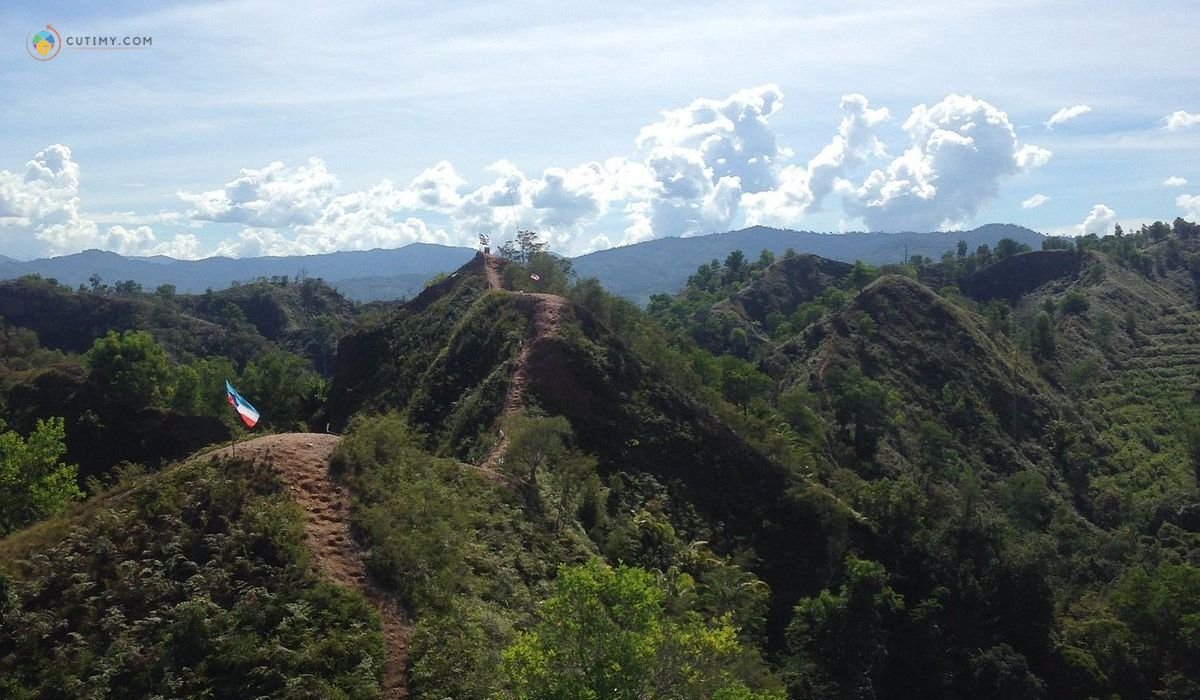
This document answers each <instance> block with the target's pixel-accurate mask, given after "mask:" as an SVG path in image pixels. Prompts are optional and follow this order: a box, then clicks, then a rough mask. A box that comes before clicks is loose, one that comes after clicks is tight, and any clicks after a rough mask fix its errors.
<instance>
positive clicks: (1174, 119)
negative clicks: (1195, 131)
mask: <svg viewBox="0 0 1200 700" xmlns="http://www.w3.org/2000/svg"><path fill="white" fill-rule="evenodd" d="M1197 124H1200V114H1191V113H1189V112H1185V111H1183V110H1182V109H1181V110H1179V111H1177V112H1171V113H1170V114H1168V115H1167V116H1165V117H1163V128H1164V129H1166V130H1167V131H1178V130H1179V129H1187V128H1188V127H1192V126H1195V125H1197Z"/></svg>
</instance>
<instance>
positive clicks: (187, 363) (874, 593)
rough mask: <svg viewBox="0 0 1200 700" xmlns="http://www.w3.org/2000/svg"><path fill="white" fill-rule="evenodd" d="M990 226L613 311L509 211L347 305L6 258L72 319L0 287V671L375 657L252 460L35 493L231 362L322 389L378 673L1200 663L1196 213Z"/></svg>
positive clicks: (155, 423) (361, 620)
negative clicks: (451, 250) (387, 632)
mask: <svg viewBox="0 0 1200 700" xmlns="http://www.w3.org/2000/svg"><path fill="white" fill-rule="evenodd" d="M951 240H952V241H953V239H951ZM996 240H997V241H998V242H997V243H996V244H995V245H994V246H993V247H987V246H978V247H976V248H975V250H974V251H972V250H971V248H972V247H973V246H972V245H968V244H967V242H966V241H965V240H964V241H963V242H961V243H960V244H957V245H953V246H948V247H950V250H948V251H946V253H945V254H944V255H942V256H941V257H940V259H939V258H934V259H930V258H926V257H923V256H913V257H912V258H911V259H910V260H908V261H905V263H904V264H895V265H884V266H881V267H878V268H876V267H872V266H870V265H866V264H862V263H859V264H854V265H849V264H843V263H835V262H831V261H827V260H822V259H819V258H815V257H812V256H807V255H797V254H794V253H790V252H785V253H782V254H773V253H771V252H769V251H764V252H763V253H762V254H760V255H758V256H757V257H754V256H746V255H744V254H742V253H741V252H740V251H738V252H735V253H732V254H727V255H726V257H725V258H724V260H723V261H720V260H714V261H712V262H708V263H705V264H703V265H701V266H700V267H699V269H697V271H696V274H695V275H693V276H692V278H691V280H690V281H689V283H688V285H687V286H686V287H685V288H684V289H683V290H681V291H680V292H679V294H678V295H676V296H673V297H668V296H656V297H654V299H653V300H652V301H651V303H650V305H649V307H648V308H647V309H646V310H645V311H643V310H641V309H639V308H637V307H636V306H635V305H634V304H632V303H630V302H628V301H625V300H622V299H619V298H615V297H613V296H612V295H610V294H609V293H608V292H606V291H605V290H604V289H603V288H602V287H601V286H600V284H599V283H598V282H596V281H595V280H593V279H583V280H577V279H575V278H574V275H573V274H572V268H571V266H570V264H569V263H568V262H567V261H564V260H562V259H560V258H556V257H554V256H552V255H551V254H550V253H549V252H548V251H547V250H545V249H544V247H543V244H542V243H541V241H540V240H539V239H538V237H537V236H536V234H533V233H532V232H522V234H521V236H520V237H519V238H518V240H517V241H516V242H514V243H513V244H512V245H511V246H507V247H504V248H502V252H503V253H504V254H505V256H506V259H505V260H500V261H496V260H485V259H484V258H482V257H479V258H477V259H476V260H474V261H472V262H471V263H469V264H468V265H467V266H465V267H464V268H463V269H461V270H459V271H458V272H456V273H455V274H453V275H450V276H447V277H445V278H444V279H441V280H438V281H436V282H435V283H433V284H431V285H430V286H429V287H428V288H427V289H426V290H425V291H424V292H422V294H421V295H420V296H418V297H417V298H416V299H414V300H413V301H412V302H410V303H407V304H404V305H403V306H399V307H396V308H388V307H385V306H377V307H375V308H373V309H372V310H370V311H369V312H367V313H362V314H360V315H358V316H357V317H356V318H354V319H351V318H350V317H349V316H348V315H345V314H343V313H342V312H341V311H339V308H340V307H339V306H338V303H337V300H336V298H333V297H329V298H326V296H325V291H324V290H323V287H322V286H321V285H319V284H317V283H312V284H306V283H305V282H303V281H300V282H293V281H291V280H287V281H282V280H269V281H260V282H258V283H254V284H250V285H241V286H239V287H238V288H236V289H234V290H226V291H225V292H213V293H212V294H207V295H202V296H200V297H192V298H187V297H183V296H181V295H178V294H176V293H174V292H172V290H170V289H160V290H156V291H155V292H154V293H153V294H146V293H145V292H143V291H141V290H139V289H138V288H137V287H136V285H128V284H116V285H113V286H112V287H106V286H105V285H104V284H103V281H102V280H98V279H97V280H96V281H95V284H94V285H93V286H94V289H90V290H84V291H83V292H70V291H69V290H63V289H61V288H59V287H57V286H56V285H53V284H52V283H49V282H47V281H39V280H26V281H23V282H21V283H16V285H17V286H16V287H13V288H14V289H18V290H19V291H20V293H21V294H25V295H27V296H28V298H29V299H30V300H33V301H36V300H41V301H39V302H37V303H39V304H43V306H42V307H40V308H43V309H44V311H45V313H59V314H64V313H68V312H69V314H70V318H72V319H75V321H76V326H75V328H73V329H72V332H71V333H69V334H68V333H66V332H64V331H62V330H61V329H58V330H56V329H53V328H43V327H42V326H38V325H37V323H36V319H30V318H28V316H27V315H23V314H26V312H25V311H24V310H22V309H17V311H18V315H21V320H20V322H18V321H16V320H13V319H11V318H6V321H5V323H4V325H3V326H0V388H2V389H3V394H2V395H3V397H4V401H3V402H2V405H0V408H3V411H4V413H3V415H4V416H5V419H6V421H7V425H9V426H12V428H13V430H12V431H11V432H8V433H4V434H3V435H0V450H3V451H2V452H0V479H3V481H2V482H0V485H3V486H4V488H5V489H6V490H5V491H3V492H0V517H2V518H4V520H3V521H0V527H3V528H4V529H5V531H7V530H13V532H12V534H10V535H9V536H8V537H7V538H6V539H4V540H0V555H4V556H0V560H2V561H4V562H12V564H11V565H7V566H6V568H7V569H8V574H7V577H6V578H4V579H2V580H0V629H3V630H4V634H0V677H3V678H4V679H5V680H4V681H3V682H5V683H8V685H7V686H0V687H2V688H3V691H6V692H8V694H10V695H15V696H17V697H22V696H39V695H55V694H58V695H66V694H70V693H71V692H72V690H73V689H77V688H80V687H83V685H86V684H89V683H92V684H96V687H101V688H118V687H119V688H121V689H122V690H125V689H130V690H129V691H128V692H132V693H135V694H147V695H152V694H154V693H158V694H161V695H164V696H166V695H196V694H199V695H203V694H204V693H205V692H207V691H208V689H211V688H220V690H213V691H212V693H213V695H215V696H219V695H221V694H222V693H225V694H227V695H250V694H255V695H287V694H289V693H290V694H291V695H294V696H306V695H307V696H334V697H336V696H338V695H339V693H341V694H344V695H346V696H351V697H360V696H365V697H369V696H371V695H372V694H374V693H376V692H378V691H377V688H376V677H377V674H378V671H379V661H378V660H379V659H380V658H382V657H381V655H380V653H379V652H380V649H379V644H380V643H381V642H380V636H379V632H378V629H377V625H376V622H375V621H374V619H373V615H372V614H371V613H370V612H369V610H368V608H366V607H365V605H364V603H363V602H362V601H361V600H359V599H358V598H357V597H356V596H353V595H350V594H347V593H345V592H344V591H340V590H338V589H334V588H331V587H329V586H326V585H324V584H320V583H318V582H317V580H316V579H315V577H314V575H313V573H312V571H311V570H310V568H309V566H308V564H307V561H306V558H305V557H306V554H305V552H304V549H303V547H302V546H301V542H302V540H301V538H300V529H299V520H298V519H297V513H296V512H295V510H294V508H293V507H291V506H290V505H289V504H288V502H287V499H286V497H285V495H284V494H282V493H280V491H279V487H278V485H277V484H276V483H275V482H274V480H273V479H271V478H270V477H269V476H268V475H267V474H266V473H265V472H263V471H262V470H261V469H259V468H257V467H253V466H250V465H226V466H223V467H220V468H217V467H213V466H209V465H189V466H186V467H181V468H176V469H173V470H170V471H167V472H165V473H161V474H156V475H151V476H140V477H138V476H130V477H126V478H124V479H122V480H120V481H119V482H117V485H116V487H115V489H114V490H113V491H110V492H105V493H103V494H102V495H100V496H99V497H96V498H94V499H93V500H91V501H87V502H85V503H83V504H82V505H77V506H71V505H69V503H70V501H72V500H73V499H74V498H75V497H77V496H78V491H77V490H76V485H77V484H78V481H79V480H80V479H83V480H84V481H85V483H86V484H87V485H88V486H89V488H90V489H91V490H93V491H97V490H102V488H103V487H102V485H101V483H102V482H101V481H100V480H90V481H89V480H87V477H88V476H91V475H94V474H95V473H94V472H90V471H88V470H89V468H90V465H91V464H94V463H103V464H104V470H102V471H101V473H100V474H99V475H100V476H103V477H105V478H107V479H108V480H109V481H110V482H111V481H112V480H113V476H112V475H113V474H114V473H119V472H124V471H128V472H129V473H130V474H133V473H134V472H135V471H136V470H135V469H134V468H132V467H122V468H119V469H116V472H113V465H114V464H116V463H117V462H118V461H120V459H119V458H118V456H117V455H115V454H114V453H113V452H112V451H108V452H105V450H107V449H109V448H107V447H106V445H110V444H120V445H121V446H122V447H121V449H122V455H123V456H122V457H121V458H124V459H129V457H128V455H132V454H135V450H143V451H144V453H146V454H151V455H154V456H156V457H157V458H159V459H162V458H163V456H164V455H166V454H168V450H167V448H166V447H165V446H163V443H166V442H174V441H175V435H176V434H178V432H187V433H189V434H190V433H195V432H196V430H195V429H194V426H198V425H201V424H202V423H201V421H209V422H210V423H211V422H216V423H217V424H218V425H219V424H220V422H221V421H222V420H224V421H228V420H229V418H230V415H229V413H228V408H227V407H226V406H225V405H224V404H223V397H222V395H221V393H220V390H219V388H220V383H219V382H220V381H221V380H223V379H224V378H225V377H229V378H230V379H232V380H234V381H235V383H236V384H238V386H239V387H240V388H241V389H242V390H243V391H244V393H246V394H247V395H248V397H249V398H251V400H253V401H255V403H256V404H258V406H259V408H260V409H262V410H263V413H264V416H265V417H267V418H268V419H269V420H270V421H271V425H272V426H274V427H277V428H280V429H293V428H294V427H296V426H303V425H305V424H310V425H311V424H315V425H318V426H322V427H323V424H324V422H325V421H329V422H330V423H332V424H333V426H334V427H335V428H338V429H342V428H345V429H346V437H345V438H344V439H343V440H342V442H341V444H340V446H339V447H338V448H337V451H336V453H335V458H334V462H333V465H332V466H333V469H334V472H335V476H336V477H337V478H339V479H341V481H342V482H343V483H344V484H345V485H346V486H347V488H348V490H349V492H350V494H351V514H350V517H351V521H352V526H353V533H354V536H355V538H356V543H355V545H354V546H361V547H363V551H364V553H365V558H366V564H367V568H368V571H369V573H370V575H371V577H372V579H373V585H375V586H377V587H378V588H379V589H380V590H382V591H385V592H390V593H392V594H394V595H395V596H396V598H397V600H398V601H399V602H400V603H401V604H402V605H403V607H404V608H405V609H406V610H407V612H408V613H410V615H411V618H412V622H413V633H412V639H411V645H410V647H409V656H408V658H409V662H410V665H409V675H408V681H409V690H410V692H411V695H412V696H413V697H414V698H432V699H435V700H441V699H442V698H447V697H453V698H499V699H503V698H528V699H531V700H532V699H535V698H537V699H540V698H562V699H564V700H565V698H579V697H583V698H588V697H590V698H597V699H599V698H614V699H616V698H634V697H638V698H692V697H700V698H713V699H718V698H723V699H725V700H732V699H735V698H744V699H752V698H760V699H761V698H772V699H774V698H782V697H792V698H804V699H805V700H842V699H843V698H844V699H851V698H853V699H855V700H861V699H865V698H883V697H886V698H899V699H901V700H908V699H913V700H916V699H917V698H940V697H955V698H959V697H970V698H987V699H991V698H995V699H996V700H999V699H1000V698H1005V699H1009V698H1020V699H1026V698H1027V699H1030V700H1037V699H1045V698H1051V697H1053V698H1059V697H1061V698H1070V699H1078V700H1087V699H1090V698H1097V699H1100V698H1102V699H1104V700H1113V699H1114V698H1119V699H1120V700H1151V699H1174V698H1192V697H1196V695H1197V693H1200V665H1198V664H1197V662H1196V659H1197V658H1200V657H1198V656H1197V652H1198V651H1200V649H1198V648H1197V643H1196V637H1197V619H1200V617H1198V616H1200V507H1198V506H1197V503H1198V499H1197V494H1198V493H1200V490H1198V488H1200V486H1198V484H1200V393H1197V391H1196V381H1197V379H1198V378H1200V351H1197V348H1200V309H1198V308H1197V303H1198V301H1200V291H1198V290H1200V227H1196V226H1194V225H1192V224H1190V223H1188V222H1185V221H1182V220H1177V221H1176V222H1174V223H1172V224H1166V223H1162V222H1159V223H1156V224H1153V225H1149V226H1146V227H1143V228H1142V229H1140V230H1138V231H1130V232H1124V231H1122V232H1121V234H1120V235H1116V236H1112V237H1106V238H1102V239H1100V238H1094V237H1081V238H1078V239H1072V240H1067V239H1047V240H1046V242H1045V243H1044V245H1043V246H1042V248H1043V249H1042V250H1029V249H1028V248H1029V246H1026V245H1024V244H1022V243H1020V242H1017V241H1016V240H999V239H996ZM497 267H498V269H497ZM489 272H498V273H499V276H500V281H501V286H502V287H504V289H500V290H495V289H493V288H492V287H493V285H492V284H489V281H488V278H487V274H488V273H489ZM531 275H536V276H537V277H538V279H533V277H531ZM306 290H307V291H306ZM531 292H534V293H531ZM551 294H554V295H559V296H560V297H561V298H559V299H555V298H553V297H549V296H547V295H551ZM306 299H307V300H306ZM46 300H55V301H58V302H62V303H63V304H64V305H65V306H64V307H63V308H65V309H67V310H68V311H63V310H59V311H52V310H50V307H49V306H48V305H46ZM284 302H287V303H284ZM296 304H298V305H296ZM347 313H348V312H347ZM122 314H125V316H122ZM172 314H175V315H172ZM195 314H199V315H195ZM201 317H203V318H201ZM60 318H61V316H60ZM119 318H124V319H125V320H124V321H122V322H121V323H109V324H108V327H111V328H113V329H114V332H112V333H109V332H108V331H107V327H106V330H105V331H104V332H95V331H94V329H95V328H96V327H97V326H95V325H89V324H94V323H95V322H96V321H97V320H98V319H105V320H106V321H112V320H114V319H119ZM154 319H158V320H157V321H155V320H154ZM30 324H33V325H30ZM172 324H174V325H172ZM189 324H191V325H189ZM351 325H352V327H351ZM172 329H174V330H172ZM289 329H290V330H289ZM298 329H299V330H303V332H304V333H307V334H309V335H304V336H303V337H306V338H308V339H309V340H311V341H312V342H313V343H314V345H313V346H312V347H314V348H315V347H317V346H320V347H321V348H323V349H322V350H320V351H319V352H318V351H312V350H311V349H310V350H304V349H302V348H300V347H299V346H297V345H295V344H294V342H295V341H296V339H297V338H299V337H301V335H297V333H299V330H298ZM43 330H45V331H46V332H47V333H48V334H49V335H44V334H43ZM193 331H195V335H194V336H193V334H192V332H193ZM343 332H344V335H343ZM205 334H207V335H205ZM321 334H324V335H321ZM85 337H86V339H87V342H86V343H83V342H80V341H81V339H82V338H85ZM321 338H324V340H321ZM332 338H337V342H336V343H334V342H332V341H331V339H332ZM249 339H253V340H252V342H250V340H249ZM243 341H247V342H243ZM334 345H336V346H337V355H336V358H333V357H332V354H331V353H332V349H331V348H332V347H333V346H334ZM306 347H308V346H306ZM304 358H307V360H306V359H304ZM322 362H324V363H326V364H325V365H322ZM324 376H332V377H333V380H332V382H331V383H328V384H327V383H326V381H325V380H324V379H323V377H324ZM214 387H215V388H214ZM326 396H328V401H326ZM55 411H58V412H55ZM60 415H61V416H62V418H61V419H56V420H47V419H50V418H51V417H53V416H60ZM39 420H42V421H43V422H40V423H39ZM183 420H187V421H195V422H192V423H186V424H179V425H175V430H176V431H178V432H177V433H171V432H168V431H166V430H165V429H164V428H163V427H162V426H171V425H174V424H173V423H172V421H183ZM227 434H228V433H227V432H225V433H224V434H223V435H221V436H218V437H217V438H214V439H212V440H209V441H210V442H211V441H215V440H217V439H220V437H223V436H224V435H227ZM23 436H24V437H23ZM158 436H161V438H162V440H163V443H158V444H155V443H154V442H153V440H154V439H155V438H156V437H158ZM196 439H197V440H198V439H199V438H196ZM73 445H84V446H88V447H89V448H90V450H89V451H90V452H93V453H96V454H88V455H86V456H87V457H88V458H89V459H90V460H93V461H92V462H89V463H87V464H85V462H84V461H83V460H82V459H77V458H76V457H75V454H76V453H74V452H73V451H72V450H73V449H75V448H73ZM501 446H503V447H504V449H503V450H501V449H499V448H500V447H501ZM64 447H65V451H64ZM176 449H178V448H176ZM137 461H142V460H140V459H139V460H137ZM146 461H150V460H146ZM76 462H78V463H79V464H80V469H79V474H78V475H77V476H76V475H75V474H73V473H72V472H71V467H69V466H66V465H70V464H74V463H76ZM152 464H153V462H152ZM39 519H43V520H44V521H43V522H41V523H35V524H34V525H33V526H32V527H25V526H26V525H27V524H28V523H31V522H35V521H37V520H39ZM21 528H24V529H21ZM268 594H269V595H268ZM197 601H200V602H197ZM264 601H265V602H264ZM184 640H188V641H187V642H186V643H185V641H184ZM63 650H65V651H63ZM97 679H98V680H97ZM239 683H240V684H241V685H239ZM289 683H290V684H292V685H291V686H288V684H289ZM102 684H108V685H102ZM226 688H229V689H230V690H226ZM114 692H115V691H114Z"/></svg>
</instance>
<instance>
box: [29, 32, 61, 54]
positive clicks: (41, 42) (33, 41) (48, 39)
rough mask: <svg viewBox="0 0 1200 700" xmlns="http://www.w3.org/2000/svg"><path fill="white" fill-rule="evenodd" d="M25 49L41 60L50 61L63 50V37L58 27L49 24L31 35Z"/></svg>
mask: <svg viewBox="0 0 1200 700" xmlns="http://www.w3.org/2000/svg"><path fill="white" fill-rule="evenodd" d="M25 50H27V51H28V52H29V55H30V56H33V57H34V58H35V59H37V60H39V61H49V60H50V59H52V58H54V57H55V56H57V55H58V52H59V51H61V50H62V37H61V36H59V35H58V30H57V29H55V28H54V27H52V26H50V25H49V24H47V25H46V28H45V29H43V30H41V31H39V32H34V33H33V34H30V35H29V40H28V41H27V42H26V44H25Z"/></svg>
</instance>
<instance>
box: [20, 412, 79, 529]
mask: <svg viewBox="0 0 1200 700" xmlns="http://www.w3.org/2000/svg"><path fill="white" fill-rule="evenodd" d="M3 426H4V424H3V423H2V422H0V428H3ZM65 451H66V447H65V446H64V445H63V421H62V419H61V418H52V419H50V420H44V421H38V424H37V428H36V429H35V430H34V431H33V433H31V434H30V435H29V437H28V439H22V438H21V436H20V435H18V434H17V433H16V432H15V431H12V430H8V431H5V432H0V537H2V536H4V535H7V534H8V533H10V532H12V531H13V530H16V529H18V528H21V527H24V526H26V525H29V524H30V523H33V522H35V521H37V520H41V519H42V518H44V517H46V516H48V515H53V514H54V513H57V512H58V511H60V510H62V508H63V507H64V506H66V505H67V503H69V502H70V501H72V500H74V499H77V498H80V497H82V496H83V493H82V492H81V491H80V490H79V487H78V486H77V485H76V478H77V473H78V468H77V467H76V466H75V465H71V464H63V463H62V461H61V459H62V455H63V453H64V452H65Z"/></svg>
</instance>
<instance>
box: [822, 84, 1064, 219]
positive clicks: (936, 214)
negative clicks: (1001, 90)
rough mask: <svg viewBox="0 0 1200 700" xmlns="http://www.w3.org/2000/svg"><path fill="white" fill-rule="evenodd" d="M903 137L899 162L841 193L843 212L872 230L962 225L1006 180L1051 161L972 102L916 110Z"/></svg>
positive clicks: (1001, 116) (997, 115)
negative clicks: (904, 142)
mask: <svg viewBox="0 0 1200 700" xmlns="http://www.w3.org/2000/svg"><path fill="white" fill-rule="evenodd" d="M904 131H905V132H906V133H907V134H908V137H909V140H910V145H909V147H908V148H907V149H906V150H905V151H904V152H903V153H902V154H901V155H899V156H898V157H896V158H895V159H894V160H892V162H891V163H890V164H889V165H888V166H887V167H886V168H884V169H876V170H874V171H872V172H871V174H870V175H868V176H867V178H866V179H865V180H864V181H863V182H862V184H861V185H859V186H858V187H857V188H853V187H846V188H843V189H842V190H841V191H842V193H843V195H844V206H845V208H846V211H847V213H850V214H852V215H856V216H861V217H862V218H863V221H864V222H865V223H866V225H867V227H868V228H869V229H871V230H876V231H878V230H891V231H897V230H912V231H928V230H933V229H937V228H948V227H952V226H956V225H960V224H961V223H962V222H964V221H966V220H968V219H970V218H971V217H972V216H974V215H975V213H976V212H977V211H978V210H979V208H980V207H981V206H982V205H983V204H984V203H986V202H987V201H988V200H990V199H992V198H993V197H995V196H996V194H997V193H998V191H999V189H1000V182H1001V181H1002V180H1003V179H1004V178H1005V177H1007V176H1011V175H1015V174H1018V173H1021V172H1026V171H1029V170H1031V169H1034V168H1037V167H1040V166H1042V165H1044V164H1045V163H1046V162H1047V161H1048V160H1049V159H1050V155H1051V154H1050V151H1048V150H1046V149H1044V148H1039V147H1037V146H1031V145H1024V146H1022V145H1021V144H1019V143H1018V141H1017V136H1016V131H1015V130H1014V129H1013V125H1012V122H1010V121H1009V119H1008V115H1006V114H1005V113H1004V112H1002V111H1000V110H999V109H997V108H996V107H994V106H993V105H991V104H989V103H988V102H985V101H983V100H978V99H975V98H973V97H970V96H963V95H950V96H948V97H946V98H945V99H944V100H942V101H941V102H939V103H937V104H935V105H934V106H933V107H927V106H925V105H918V106H917V107H916V108H914V109H913V111H912V114H911V115H910V116H909V118H908V119H907V120H906V121H905V122H904Z"/></svg>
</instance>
